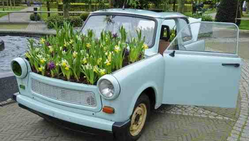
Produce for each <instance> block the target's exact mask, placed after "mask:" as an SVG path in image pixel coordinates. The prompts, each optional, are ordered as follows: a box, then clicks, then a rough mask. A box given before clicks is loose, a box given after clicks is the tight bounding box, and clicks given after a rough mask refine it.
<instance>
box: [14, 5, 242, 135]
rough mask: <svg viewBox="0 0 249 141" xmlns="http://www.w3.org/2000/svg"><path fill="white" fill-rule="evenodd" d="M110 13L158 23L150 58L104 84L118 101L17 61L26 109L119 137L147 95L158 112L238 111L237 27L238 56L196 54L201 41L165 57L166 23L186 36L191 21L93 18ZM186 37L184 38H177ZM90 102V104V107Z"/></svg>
mask: <svg viewBox="0 0 249 141" xmlns="http://www.w3.org/2000/svg"><path fill="white" fill-rule="evenodd" d="M105 14H108V15H111V14H118V15H131V16H137V17H146V18H150V19H153V20H155V22H156V28H155V33H154V45H153V46H151V47H150V48H149V49H147V50H146V52H145V55H146V58H145V59H143V60H141V61H139V62H136V63H133V64H131V65H128V66H126V67H124V68H122V69H120V70H118V71H116V72H114V73H112V74H108V75H105V76H103V77H102V78H101V79H100V80H99V81H101V80H102V79H107V80H109V81H111V82H112V83H113V85H114V88H115V90H116V91H117V94H116V96H115V98H113V99H108V98H104V97H103V96H102V94H101V93H100V91H99V88H98V85H99V83H98V85H97V86H95V85H86V84H76V83H73V82H67V81H63V80H58V79H54V78H48V77H44V76H41V75H39V74H36V73H33V72H31V69H30V65H29V63H28V61H27V60H24V59H21V58H17V59H15V60H14V61H16V62H18V63H19V64H20V65H21V66H22V65H23V66H27V67H26V68H25V67H22V69H23V73H24V75H23V76H17V82H18V85H19V94H18V95H16V97H15V98H16V101H17V102H18V103H19V105H20V106H21V107H24V108H26V109H29V110H31V111H33V112H35V113H37V114H39V115H46V116H49V117H53V118H56V119H59V120H62V121H67V122H70V123H74V124H78V125H82V126H86V127H90V128H95V129H100V130H102V131H107V132H111V133H118V132H122V131H124V130H123V129H124V128H125V127H127V126H129V124H130V119H131V115H132V113H133V110H134V107H135V105H136V102H137V100H138V98H139V97H140V96H141V94H144V93H146V94H147V96H148V97H149V99H150V103H151V107H152V109H157V108H158V107H160V106H161V105H162V104H187V105H201V106H218V107H235V106H236V101H237V94H238V88H239V80H240V71H241V68H240V65H241V59H240V58H239V57H238V54H237V48H238V42H237V37H238V28H237V27H236V26H235V25H234V24H225V25H228V26H232V27H234V28H235V31H234V33H235V35H234V39H235V40H236V41H234V42H236V43H235V46H234V48H235V50H236V51H235V53H220V52H218V53H217V52H214V53H213V52H205V51H200V50H198V49H197V50H198V51H197V50H196V51H195V50H193V49H194V48H196V47H198V46H200V43H199V42H198V41H196V42H193V45H191V49H190V50H187V49H185V50H181V49H178V50H173V49H171V48H170V47H171V46H172V47H173V44H174V42H176V39H175V40H173V41H172V42H171V45H170V47H168V48H167V49H166V50H165V51H164V52H163V53H158V50H159V46H160V45H159V40H160V35H161V31H162V30H161V27H162V25H163V22H164V21H165V20H167V19H173V20H174V21H175V22H176V27H177V28H179V29H178V30H177V33H181V29H182V28H183V27H182V26H183V25H180V23H179V19H184V20H185V21H186V23H185V25H186V26H187V24H188V19H187V17H185V16H184V15H182V14H179V13H170V12H169V13H167V12H162V13H157V12H152V11H145V10H133V9H110V10H104V11H97V12H93V13H92V14H91V15H90V17H91V16H94V15H105ZM207 24H209V23H207ZM217 24H219V23H217ZM195 27H197V26H195ZM199 27H200V23H199ZM217 27H218V26H217ZM193 29H194V30H198V29H195V28H192V29H191V30H193ZM197 33H198V32H197ZM181 36H182V35H180V34H179V36H177V37H178V38H181ZM191 36H192V35H191ZM177 37H176V38H177ZM201 42H202V41H201ZM178 44H179V42H178ZM191 44H192V43H191ZM196 44H197V46H196ZM183 45H185V44H184V43H183ZM179 48H180V47H179ZM185 48H187V45H186V46H185ZM25 73H26V74H25ZM82 95H87V96H82ZM91 96H92V97H94V102H93V103H91V102H89V101H91V98H92V97H91ZM85 99H88V104H87V100H85ZM89 99H90V100H89ZM81 100H82V101H81ZM89 103H90V104H89ZM104 106H108V107H112V108H113V109H115V113H113V114H107V113H104V112H103V111H102V108H103V107H104Z"/></svg>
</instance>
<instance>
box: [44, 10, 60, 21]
mask: <svg viewBox="0 0 249 141" xmlns="http://www.w3.org/2000/svg"><path fill="white" fill-rule="evenodd" d="M39 11H47V7H42V8H41V9H40V10H39ZM50 11H58V9H57V8H50ZM50 15H51V16H53V15H58V14H57V13H50ZM41 19H42V20H44V21H46V20H47V19H48V14H47V13H41Z"/></svg>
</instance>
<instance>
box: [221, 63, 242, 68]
mask: <svg viewBox="0 0 249 141" xmlns="http://www.w3.org/2000/svg"><path fill="white" fill-rule="evenodd" d="M222 66H234V67H235V68H238V67H239V66H240V64H239V63H222Z"/></svg>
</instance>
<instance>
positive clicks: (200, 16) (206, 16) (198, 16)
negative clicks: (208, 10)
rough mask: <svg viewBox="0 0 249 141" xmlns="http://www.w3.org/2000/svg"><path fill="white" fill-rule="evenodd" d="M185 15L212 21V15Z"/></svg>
mask: <svg viewBox="0 0 249 141" xmlns="http://www.w3.org/2000/svg"><path fill="white" fill-rule="evenodd" d="M186 16H188V17H192V18H197V19H199V18H201V20H202V21H213V18H212V16H209V15H192V14H186Z"/></svg>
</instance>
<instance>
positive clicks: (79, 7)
mask: <svg viewBox="0 0 249 141" xmlns="http://www.w3.org/2000/svg"><path fill="white" fill-rule="evenodd" d="M90 7H91V9H90ZM164 7H165V6H164V5H163V4H161V5H159V7H155V5H154V4H149V9H164ZM169 7H170V9H164V10H167V11H172V9H173V4H169ZM177 7H178V4H176V9H177ZM211 7H212V6H211V5H210V4H204V9H208V8H211ZM108 8H109V4H108V3H105V4H104V5H103V4H102V5H101V4H98V3H92V4H91V6H89V5H88V3H71V4H70V11H95V10H98V9H108ZM62 10H63V4H62V3H59V5H58V11H62ZM184 11H185V12H191V11H192V4H185V5H184Z"/></svg>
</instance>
